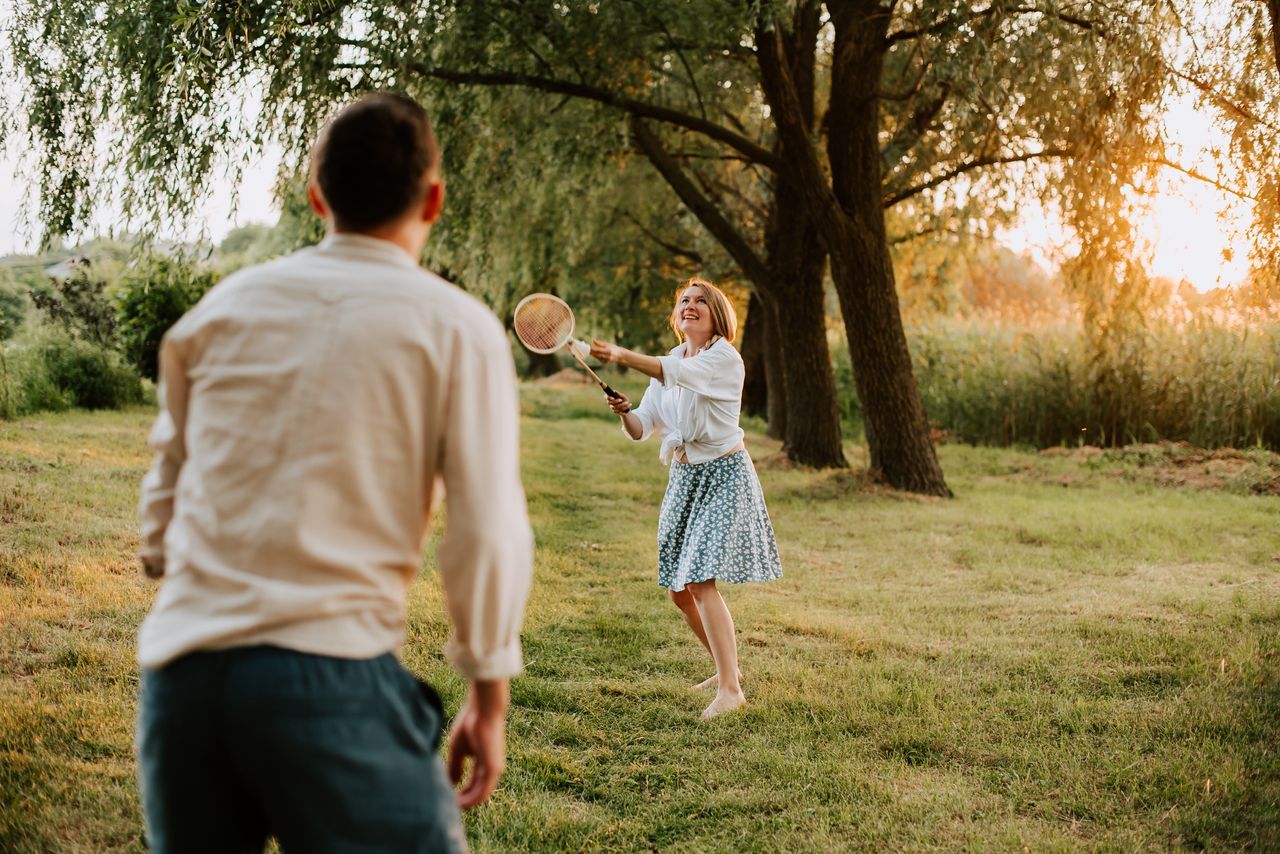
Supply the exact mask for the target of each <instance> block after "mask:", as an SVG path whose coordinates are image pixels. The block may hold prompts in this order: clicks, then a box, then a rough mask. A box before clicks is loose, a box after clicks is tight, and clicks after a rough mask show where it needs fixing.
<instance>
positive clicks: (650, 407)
mask: <svg viewBox="0 0 1280 854" xmlns="http://www.w3.org/2000/svg"><path fill="white" fill-rule="evenodd" d="M661 394H662V386H661V385H659V384H658V381H657V380H651V381H650V383H649V387H648V388H647V389H645V392H644V396H643V397H641V398H640V405H639V406H637V407H636V408H635V409H633V410H631V413H632V414H633V415H635V417H636V418H637V419H638V420H639V421H640V438H638V439H632V437H631V434H630V433H628V432H627V427H626V425H625V424H624V425H623V426H622V433H623V435H624V436H626V437H627V438H628V439H631V441H633V442H643V441H644V440H645V439H648V438H649V437H650V436H652V435H653V431H654V430H655V429H658V428H665V427H666V425H665V424H663V423H662V416H660V415H659V414H658V398H659V396H661Z"/></svg>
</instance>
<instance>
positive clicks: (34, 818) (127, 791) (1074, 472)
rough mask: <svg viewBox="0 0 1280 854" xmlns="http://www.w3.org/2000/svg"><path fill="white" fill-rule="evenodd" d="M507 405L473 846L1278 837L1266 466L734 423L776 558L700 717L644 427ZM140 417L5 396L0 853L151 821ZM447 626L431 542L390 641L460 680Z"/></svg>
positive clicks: (532, 397)
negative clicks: (942, 475) (833, 439)
mask: <svg viewBox="0 0 1280 854" xmlns="http://www.w3.org/2000/svg"><path fill="white" fill-rule="evenodd" d="M524 409H525V413H524V423H523V430H524V437H525V439H524V441H525V457H524V465H525V473H526V478H525V479H526V484H527V488H528V494H529V503H530V510H531V513H532V516H533V520H534V525H535V529H536V532H537V539H538V544H539V550H538V558H537V577H536V582H535V587H534V592H533V596H532V599H531V601H530V606H529V612H528V619H527V622H526V632H525V650H526V656H527V661H528V672H527V675H526V676H524V677H523V678H521V679H519V680H518V681H517V682H516V683H515V684H514V686H513V698H514V705H513V708H512V713H511V739H510V749H511V752H510V767H509V770H508V773H507V776H506V777H505V778H504V781H503V784H502V787H501V789H500V790H499V792H498V794H497V795H496V797H495V798H494V800H493V802H492V803H491V804H490V805H488V806H486V807H483V808H481V809H480V810H478V811H476V812H474V813H472V814H471V815H469V816H468V819H467V822H468V832H469V836H470V838H471V839H472V841H473V844H474V846H475V848H476V849H477V850H478V851H482V852H483V851H495V852H497V851H522V850H536V851H561V850H568V851H580V850H581V851H586V850H590V851H631V850H654V849H677V850H686V851H757V850H758V851H829V850H859V849H862V850H867V849H875V850H881V849H890V850H917V849H921V848H943V849H965V850H1009V851H1022V850H1031V851H1041V850H1081V849H1122V850H1133V849H1159V850H1166V849H1170V848H1173V849H1178V848H1185V849H1196V848H1211V849H1214V850H1231V849H1254V850H1276V849H1280V746H1278V745H1280V498H1276V497H1274V496H1270V495H1255V494H1250V491H1249V489H1247V488H1234V487H1233V486H1232V485H1231V482H1227V483H1226V484H1225V485H1223V483H1222V482H1221V481H1220V480H1219V481H1213V483H1214V484H1215V485H1217V486H1218V487H1219V488H1216V489H1201V488H1195V487H1194V486H1174V487H1170V486H1166V485H1162V484H1163V483H1166V482H1167V481H1163V480H1161V479H1160V478H1157V477H1153V476H1150V474H1149V471H1148V469H1147V468H1146V467H1144V464H1143V458H1142V456H1141V455H1137V456H1133V455H1129V456H1125V455H1119V456H1114V457H1109V456H1097V455H1094V456H1088V457H1077V456H1073V455H1069V454H1065V455H1064V454H1059V455H1036V454H1033V453H1027V452H1022V451H1012V450H992V449H975V448H971V447H966V446H959V445H947V446H944V447H942V448H941V449H940V453H941V454H942V459H943V464H944V467H945V469H946V471H947V474H948V478H949V482H950V484H951V486H952V488H953V489H954V490H955V492H956V495H957V497H956V498H955V499H954V500H950V501H940V500H927V499H917V498H913V497H909V496H903V495H897V494H893V493H891V492H888V491H886V490H884V489H883V488H881V487H879V486H876V485H875V484H872V483H869V482H867V480H866V478H865V477H863V476H860V475H859V474H857V473H856V469H855V471H854V472H823V473H813V472H807V471H800V470H795V469H792V468H791V467H789V466H787V465H786V464H785V463H784V462H782V461H781V458H780V457H779V456H778V453H777V447H776V445H774V444H773V443H771V442H770V441H769V440H768V439H765V438H763V437H761V436H760V435H758V434H752V435H750V436H749V437H748V446H749V448H750V450H751V452H752V455H753V457H754V458H755V460H756V463H757V466H758V468H759V470H760V474H761V478H762V480H763V482H764V487H765V494H766V496H767V499H768V501H769V507H770V510H771V513H772V515H773V519H774V523H775V525H776V528H777V532H778V537H779V541H780V545H781V550H782V556H783V564H784V570H785V576H784V578H783V579H781V580H780V581H778V582H774V583H771V584H768V585H757V586H752V587H743V588H726V599H727V601H728V602H729V604H730V607H731V608H732V609H733V612H734V615H735V617H736V619H737V625H738V631H739V638H740V644H741V653H742V669H743V671H744V674H745V676H746V681H745V683H744V685H745V688H746V690H747V693H748V697H749V701H750V705H749V707H748V709H747V710H746V711H744V712H742V713H738V714H734V715H729V716H726V717H725V718H722V719H718V720H715V721H712V722H710V723H701V722H700V721H699V720H698V712H699V711H700V710H701V709H702V707H703V705H705V703H706V701H707V699H708V697H707V696H706V695H693V694H691V693H689V692H688V690H687V687H686V686H688V685H690V684H692V683H693V682H695V681H697V680H699V679H701V678H703V677H705V676H707V675H708V674H709V673H710V664H709V661H708V660H707V659H706V656H705V653H703V652H702V651H701V648H700V647H698V646H697V645H696V642H695V641H694V640H693V639H692V636H691V635H689V634H688V632H687V630H686V629H685V628H684V626H683V624H682V622H681V621H680V619H679V618H678V614H677V612H676V610H675V609H674V608H673V607H672V606H671V605H670V604H669V603H668V602H667V601H666V597H665V596H664V595H663V594H662V592H661V591H660V590H659V588H658V587H657V586H656V584H655V583H654V551H655V547H654V535H655V529H656V524H657V506H658V500H659V498H660V495H661V490H662V488H663V483H664V477H665V470H664V469H663V468H662V467H661V466H660V465H659V463H658V461H657V458H656V457H657V448H656V446H654V445H652V444H645V445H630V444H628V443H626V442H625V441H624V440H623V439H622V438H621V436H620V435H619V433H618V431H617V428H616V426H614V422H612V421H611V420H609V419H608V418H605V417H602V416H601V415H600V414H599V410H598V408H597V406H596V404H595V396H594V395H593V394H592V393H591V392H588V391H585V390H579V389H570V390H565V389H558V388H548V387H532V386H531V387H527V388H526V389H525V390H524ZM149 418H150V414H149V413H148V412H146V411H144V410H134V411H129V412H125V413H98V414H86V413H82V412H75V413H66V414H60V415H51V416H44V417H32V418H26V419H23V420H19V421H13V422H0V850H4V851H15V852H20V851H45V850H59V851H62V850H68V851H77V850H79V851H110V850H137V849H140V848H141V847H142V845H143V842H142V836H141V830H140V818H139V813H138V805H137V799H136V789H135V785H134V780H133V760H132V751H131V727H132V719H133V711H134V693H135V690H136V684H137V671H136V667H135V665H134V662H133V638H134V633H135V630H136V627H137V624H138V622H139V621H140V619H141V618H142V616H143V614H144V613H145V611H146V608H147V605H148V603H149V601H150V599H151V596H152V594H153V591H152V588H151V586H150V585H149V584H148V583H146V582H145V581H144V580H143V579H142V578H141V577H140V575H139V573H138V571H137V569H136V568H135V564H134V561H133V558H132V554H133V552H134V549H135V546H136V543H135V534H134V505H135V495H136V488H137V483H138V480H139V478H140V476H141V474H142V472H143V470H144V467H145V465H146V462H147V458H146V453H145V446H144V436H145V431H146V426H147V424H148V421H149ZM849 454H850V458H851V459H853V460H855V461H858V462H861V461H862V460H863V459H864V455H863V451H862V449H860V448H857V447H852V446H851V447H850V448H849ZM1255 481H1256V478H1255ZM1191 482H1192V483H1194V481H1191ZM426 564H427V566H428V567H429V566H430V564H431V558H430V557H428V558H427V560H426ZM446 631H447V628H446V624H445V622H444V621H443V618H442V615H441V604H440V595H439V590H438V587H437V585H436V581H435V578H434V576H433V574H432V573H431V572H425V573H424V574H423V576H422V577H421V579H420V580H419V581H418V583H417V584H416V586H415V587H414V590H413V593H412V605H411V613H410V637H409V644H408V648H407V650H406V660H407V663H408V665H409V666H410V667H411V668H412V669H414V670H415V671H417V672H418V673H420V674H422V675H423V676H425V677H427V678H428V679H431V680H432V681H434V682H435V683H436V684H437V685H438V686H439V687H440V688H441V692H442V694H444V696H445V698H446V702H447V704H448V705H449V706H450V708H451V709H453V708H456V705H457V703H458V701H459V699H460V696H461V692H462V688H463V686H462V683H461V681H460V680H459V679H458V678H457V677H456V676H455V675H453V674H452V673H451V672H450V671H449V670H448V668H447V666H446V665H445V664H444V663H443V661H442V659H441V657H440V647H441V644H442V642H443V640H444V638H445V634H446Z"/></svg>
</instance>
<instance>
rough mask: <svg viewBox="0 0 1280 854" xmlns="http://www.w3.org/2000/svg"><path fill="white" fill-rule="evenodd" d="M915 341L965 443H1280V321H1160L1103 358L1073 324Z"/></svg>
mask: <svg viewBox="0 0 1280 854" xmlns="http://www.w3.org/2000/svg"><path fill="white" fill-rule="evenodd" d="M908 339H909V344H910V348H911V353H912V357H913V360H914V362H915V369H916V379H917V381H918V382H919V384H920V391H921V395H922V397H923V399H924V406H925V411H926V413H927V414H928V417H929V420H930V421H931V422H932V423H933V424H934V425H935V426H937V427H939V428H941V429H942V430H945V431H946V432H947V433H948V434H950V435H952V436H954V437H955V438H957V439H959V440H961V441H964V442H968V443H972V444H978V445H1030V446H1034V447H1038V448H1044V447H1051V446H1055V445H1083V444H1089V445H1101V446H1116V445H1124V444H1129V443H1132V442H1152V441H1162V440H1172V441H1186V442H1190V443H1192V444H1194V445H1197V446H1200V447H1211V448H1212V447H1235V448H1245V447H1266V448H1269V449H1271V450H1276V451H1280V325H1271V326H1261V327H1257V326H1255V327H1248V326H1227V325H1223V324H1220V323H1216V322H1214V321H1212V320H1210V319H1206V318H1198V319H1193V320H1191V321H1188V322H1186V323H1182V324H1176V325H1175V324H1172V323H1168V324H1160V325H1157V326H1153V327H1151V328H1149V329H1147V330H1146V331H1145V332H1143V333H1141V335H1140V337H1137V338H1134V339H1131V340H1128V341H1126V345H1125V347H1124V350H1123V352H1121V353H1108V354H1103V355H1101V356H1100V355H1098V354H1097V353H1095V352H1093V350H1092V349H1091V348H1090V346H1089V343H1088V342H1087V340H1086V339H1085V336H1084V335H1083V334H1081V333H1080V331H1079V330H1078V329H1077V328H1073V327H1070V326H1067V325H1062V326H1049V327H1039V328H1027V327H1023V328H1019V327H1014V326H1008V325H1001V324H998V323H993V322H985V321H960V320H942V321H935V322H932V323H928V324H923V325H919V326H916V327H915V328H913V329H910V330H909V331H908ZM833 349H834V351H835V359H836V376H837V385H838V387H839V392H840V397H841V401H840V404H841V413H842V415H843V417H844V419H845V421H846V427H847V428H849V429H850V430H851V431H853V432H857V431H860V430H861V424H860V423H859V422H860V420H861V412H860V410H859V408H858V403H857V396H856V393H855V391H854V387H853V377H852V371H851V370H850V368H849V357H848V351H847V348H845V347H844V346H843V345H842V344H839V343H837V344H836V345H835V346H834V347H833Z"/></svg>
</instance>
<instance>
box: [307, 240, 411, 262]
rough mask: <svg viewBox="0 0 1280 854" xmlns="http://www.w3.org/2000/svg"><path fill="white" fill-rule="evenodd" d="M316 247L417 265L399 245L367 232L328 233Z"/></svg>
mask: <svg viewBox="0 0 1280 854" xmlns="http://www.w3.org/2000/svg"><path fill="white" fill-rule="evenodd" d="M318 248H319V249H320V251H321V252H328V253H332V254H335V255H345V256H348V257H351V256H359V257H362V258H367V259H369V260H375V259H376V260H379V261H385V262H388V263H391V264H396V265H397V266H401V267H414V268H416V267H417V266H418V261H417V259H415V258H414V257H413V256H412V255H410V254H409V253H408V252H405V251H404V250H403V249H401V248H400V247H399V246H397V245H395V244H394V243H392V242H391V241H389V240H380V239H379V238H377V237H370V236H369V235H367V234H351V233H349V232H343V233H342V234H329V235H328V236H327V237H325V239H324V240H322V241H320V245H319V247H318Z"/></svg>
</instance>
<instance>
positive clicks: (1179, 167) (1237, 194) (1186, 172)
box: [1153, 157, 1262, 202]
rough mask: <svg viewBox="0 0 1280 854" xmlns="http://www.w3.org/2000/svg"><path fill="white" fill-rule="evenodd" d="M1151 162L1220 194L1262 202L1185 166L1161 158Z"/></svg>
mask: <svg viewBox="0 0 1280 854" xmlns="http://www.w3.org/2000/svg"><path fill="white" fill-rule="evenodd" d="M1153 162H1154V163H1159V164H1160V165H1161V166H1167V167H1169V168H1170V169H1172V170H1174V171H1175V172H1181V173H1182V174H1183V175H1186V176H1187V177H1188V178H1194V179H1195V180H1197V181H1202V182H1204V183H1205V184H1208V185H1210V186H1212V187H1217V188H1218V189H1219V190H1221V191H1222V192H1224V193H1229V194H1231V195H1233V196H1235V197H1236V198H1238V199H1244V200H1245V201H1249V202H1261V201H1262V200H1261V199H1259V198H1258V197H1257V196H1251V195H1249V194H1248V193H1245V192H1242V191H1240V190H1237V189H1236V188H1235V187H1228V186H1227V185H1226V184H1223V183H1222V182H1220V181H1218V180H1217V179H1216V178H1210V177H1209V176H1208V175H1205V174H1204V173H1203V172H1198V171H1197V170H1195V169H1189V168H1187V167H1186V166H1183V165H1181V164H1179V163H1174V162H1173V161H1172V160H1166V159H1165V158H1163V157H1157V158H1156V159H1155V160H1154V161H1153Z"/></svg>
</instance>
